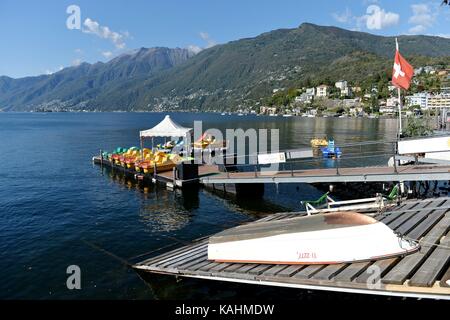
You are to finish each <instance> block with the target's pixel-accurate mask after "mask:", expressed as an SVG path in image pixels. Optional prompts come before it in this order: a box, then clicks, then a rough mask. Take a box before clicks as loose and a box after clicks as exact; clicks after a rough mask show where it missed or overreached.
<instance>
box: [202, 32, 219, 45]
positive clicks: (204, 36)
mask: <svg viewBox="0 0 450 320" xmlns="http://www.w3.org/2000/svg"><path fill="white" fill-rule="evenodd" d="M200 38H202V39H203V40H205V41H206V47H205V48H211V47H214V46H215V45H216V44H217V43H216V42H215V41H214V40H213V39H211V37H210V36H209V34H208V33H206V32H200Z"/></svg>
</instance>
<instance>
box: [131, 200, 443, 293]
mask: <svg viewBox="0 0 450 320" xmlns="http://www.w3.org/2000/svg"><path fill="white" fill-rule="evenodd" d="M299 214H304V213H279V214H274V215H270V216H268V217H265V218H263V219H261V220H259V221H270V220H284V219H289V218H291V217H295V216H298V215H299ZM376 218H377V219H378V220H380V221H382V222H384V223H385V224H387V225H388V226H389V227H391V228H392V229H393V230H395V231H397V232H399V233H401V234H403V235H404V236H406V237H408V238H411V239H416V240H419V241H420V243H421V249H420V251H418V252H416V253H413V254H410V255H407V256H405V257H396V258H390V259H383V260H378V261H368V262H359V263H347V264H334V265H272V264H271V265H269V264H252V263H246V264H244V263H219V262H214V261H209V260H207V246H208V239H200V240H197V241H194V242H193V243H192V244H190V245H187V246H184V247H181V248H178V249H175V250H172V251H170V252H167V253H164V254H161V255H159V256H156V257H152V258H150V259H147V260H145V261H142V262H140V263H137V264H136V265H134V268H135V269H136V270H138V271H141V272H151V273H158V274H165V275H173V276H177V277H178V276H180V277H190V278H199V279H208V280H218V281H230V282H240V283H249V284H256V285H269V286H279V287H293V288H301V289H308V290H327V291H338V292H350V293H362V294H376V295H390V296H405V297H416V298H433V299H446V300H450V232H449V231H450V198H448V197H445V198H434V199H427V200H409V201H405V202H403V203H402V204H401V205H399V206H397V207H393V208H391V209H390V211H387V212H384V213H382V214H380V215H378V216H377V217H376ZM250 223H252V222H250ZM238 228H239V227H238ZM375 272H379V274H380V277H378V278H376V277H374V273H375ZM373 279H375V280H376V279H378V281H371V280H373ZM380 280H381V281H380Z"/></svg>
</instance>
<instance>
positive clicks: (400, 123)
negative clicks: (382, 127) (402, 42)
mask: <svg viewBox="0 0 450 320" xmlns="http://www.w3.org/2000/svg"><path fill="white" fill-rule="evenodd" d="M395 49H396V50H397V51H399V50H398V41H397V38H395ZM397 95H398V138H400V137H401V135H402V131H403V129H402V97H401V91H400V88H397Z"/></svg>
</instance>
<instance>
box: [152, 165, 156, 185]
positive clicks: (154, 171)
mask: <svg viewBox="0 0 450 320" xmlns="http://www.w3.org/2000/svg"><path fill="white" fill-rule="evenodd" d="M153 178H155V181H156V163H154V164H153Z"/></svg>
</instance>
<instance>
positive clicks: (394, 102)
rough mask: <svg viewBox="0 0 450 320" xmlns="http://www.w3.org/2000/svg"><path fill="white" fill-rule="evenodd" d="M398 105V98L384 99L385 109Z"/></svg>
mask: <svg viewBox="0 0 450 320" xmlns="http://www.w3.org/2000/svg"><path fill="white" fill-rule="evenodd" d="M397 105H398V98H397V97H390V98H387V99H386V107H388V108H395V107H397Z"/></svg>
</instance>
